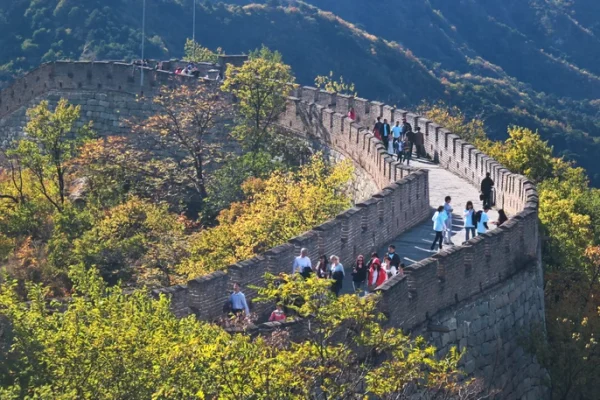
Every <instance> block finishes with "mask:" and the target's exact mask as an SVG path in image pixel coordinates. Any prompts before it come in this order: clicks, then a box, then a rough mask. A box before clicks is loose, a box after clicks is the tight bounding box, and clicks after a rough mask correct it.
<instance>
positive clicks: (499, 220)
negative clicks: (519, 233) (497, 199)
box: [492, 209, 508, 226]
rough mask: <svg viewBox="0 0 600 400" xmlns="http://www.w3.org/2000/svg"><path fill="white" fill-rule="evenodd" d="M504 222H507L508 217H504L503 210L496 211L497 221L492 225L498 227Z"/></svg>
mask: <svg viewBox="0 0 600 400" xmlns="http://www.w3.org/2000/svg"><path fill="white" fill-rule="evenodd" d="M506 221H508V217H507V216H506V213H505V212H504V210H503V209H500V210H498V220H497V221H494V222H492V224H494V225H496V226H500V225H502V224H503V223H505V222H506Z"/></svg>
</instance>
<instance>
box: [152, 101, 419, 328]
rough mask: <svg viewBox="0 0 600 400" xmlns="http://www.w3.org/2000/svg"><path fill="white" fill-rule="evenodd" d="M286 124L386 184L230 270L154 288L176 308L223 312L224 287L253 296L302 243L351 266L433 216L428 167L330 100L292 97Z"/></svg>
mask: <svg viewBox="0 0 600 400" xmlns="http://www.w3.org/2000/svg"><path fill="white" fill-rule="evenodd" d="M280 125H281V126H282V127H284V128H285V129H287V130H289V131H290V132H292V133H294V134H297V135H300V136H302V137H304V138H306V139H309V140H311V141H317V142H319V143H321V145H323V146H325V147H326V148H328V149H332V150H333V151H334V152H335V153H336V154H341V155H342V157H345V158H349V159H351V160H353V161H354V163H355V164H356V165H358V166H360V167H361V168H362V169H363V170H364V171H365V173H366V174H367V175H368V176H369V177H370V178H371V179H372V180H373V182H374V184H375V185H376V186H377V187H378V188H379V189H381V191H379V192H378V193H376V194H375V195H374V196H372V197H370V198H369V199H368V200H366V201H363V202H360V203H358V204H356V205H355V206H354V207H353V208H351V209H349V210H347V211H345V212H343V213H341V214H339V215H338V216H336V217H335V218H334V219H332V220H330V221H328V222H325V223H324V224H321V225H320V226H317V227H315V228H314V229H313V230H311V231H309V232H306V233H304V234H302V235H300V236H298V237H296V238H294V239H292V240H290V241H289V242H288V243H286V244H283V245H281V246H278V247H275V248H273V249H271V250H269V251H267V252H266V253H264V254H262V255H260V256H258V257H255V258H253V259H251V260H246V261H243V262H240V263H237V264H235V265H232V266H229V267H228V268H227V270H226V271H224V272H221V271H220V272H215V273H213V274H210V275H207V276H204V277H200V278H198V279H194V280H192V281H190V282H188V284H187V285H180V286H175V287H171V288H164V289H158V290H155V291H154V294H155V295H159V294H160V293H167V294H169V295H171V296H172V298H173V310H174V312H175V313H176V314H177V315H181V316H183V315H188V314H190V313H193V314H195V315H197V316H198V317H199V318H201V319H204V320H212V319H215V318H217V317H219V316H220V315H221V314H222V306H223V303H224V301H225V300H226V297H225V295H224V294H226V293H228V291H229V290H230V288H231V285H232V283H233V282H240V284H241V285H242V286H243V287H244V288H245V289H244V293H245V294H246V296H247V297H248V298H253V297H254V296H255V295H256V293H255V291H253V290H252V289H251V288H249V286H250V285H260V284H261V283H262V276H263V275H264V273H265V272H270V273H273V274H278V273H280V272H286V273H290V272H291V269H292V263H293V260H294V257H296V256H297V255H298V254H299V252H300V249H301V248H302V247H305V248H307V249H309V257H311V259H313V260H316V259H317V258H318V257H319V255H321V254H328V255H331V254H337V255H339V256H340V257H341V262H342V264H346V265H351V264H352V263H353V262H354V260H355V259H356V256H357V255H358V254H368V253H370V252H371V251H373V250H376V249H377V248H379V247H381V246H382V245H385V244H386V243H387V242H388V241H389V239H390V238H393V237H396V236H398V235H400V234H401V233H403V232H405V231H406V230H408V229H410V228H412V227H413V226H415V225H417V224H419V223H420V222H422V221H423V220H424V219H426V218H428V217H429V215H430V207H429V188H428V174H427V171H426V170H414V169H409V168H407V167H404V166H402V165H399V164H398V163H396V162H394V161H393V160H392V158H391V157H388V156H387V154H385V152H383V147H382V145H381V143H380V142H379V141H378V140H376V139H375V138H374V137H373V135H372V134H371V133H369V132H367V130H366V129H364V128H362V127H360V126H359V125H358V124H357V123H353V122H350V121H348V119H347V118H346V117H345V116H344V115H341V114H338V113H335V112H333V111H332V110H330V109H328V108H326V107H324V106H320V105H319V106H315V105H309V104H307V103H305V102H302V101H300V100H299V99H298V98H295V97H293V98H291V99H290V100H289V102H288V107H287V109H286V112H285V114H284V115H282V116H281V120H280ZM390 216H391V218H390ZM257 307H258V309H257V310H256V311H257V312H258V313H259V315H262V314H264V313H268V312H270V311H271V310H270V309H265V307H266V306H264V305H263V306H257Z"/></svg>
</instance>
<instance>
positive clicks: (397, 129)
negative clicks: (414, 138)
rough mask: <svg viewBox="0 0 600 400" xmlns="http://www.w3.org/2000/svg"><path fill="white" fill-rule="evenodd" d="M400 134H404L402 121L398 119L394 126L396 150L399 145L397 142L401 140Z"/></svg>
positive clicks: (393, 135)
mask: <svg viewBox="0 0 600 400" xmlns="http://www.w3.org/2000/svg"><path fill="white" fill-rule="evenodd" d="M400 136H402V127H401V126H400V121H396V125H394V126H393V127H392V137H393V138H394V141H393V148H394V150H395V149H396V148H397V147H398V145H397V143H398V141H399V140H400Z"/></svg>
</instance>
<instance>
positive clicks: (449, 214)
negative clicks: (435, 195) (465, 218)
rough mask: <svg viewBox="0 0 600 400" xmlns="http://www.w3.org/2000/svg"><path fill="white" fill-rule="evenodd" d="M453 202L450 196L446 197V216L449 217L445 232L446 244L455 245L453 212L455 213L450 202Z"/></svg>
mask: <svg viewBox="0 0 600 400" xmlns="http://www.w3.org/2000/svg"><path fill="white" fill-rule="evenodd" d="M451 201H452V198H451V197H450V196H446V198H445V199H444V211H446V216H447V217H448V218H447V219H446V231H445V240H444V242H445V244H451V245H453V244H454V243H452V211H454V210H453V209H452V205H450V202H451Z"/></svg>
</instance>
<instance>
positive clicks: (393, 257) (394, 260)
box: [386, 244, 400, 270]
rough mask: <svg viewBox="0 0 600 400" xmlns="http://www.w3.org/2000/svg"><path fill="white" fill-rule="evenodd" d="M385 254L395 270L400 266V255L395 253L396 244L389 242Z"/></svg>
mask: <svg viewBox="0 0 600 400" xmlns="http://www.w3.org/2000/svg"><path fill="white" fill-rule="evenodd" d="M386 256H387V257H389V258H390V266H392V267H394V268H396V270H397V269H398V267H400V256H399V255H398V254H396V246H394V245H393V244H390V245H389V246H388V252H387V254H386Z"/></svg>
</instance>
